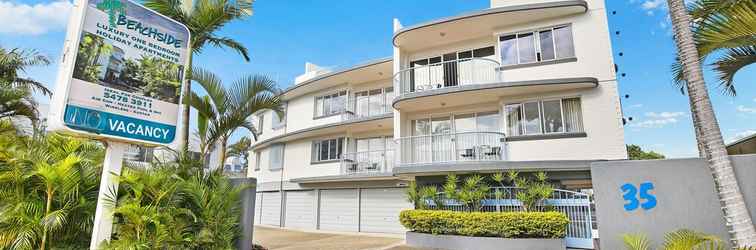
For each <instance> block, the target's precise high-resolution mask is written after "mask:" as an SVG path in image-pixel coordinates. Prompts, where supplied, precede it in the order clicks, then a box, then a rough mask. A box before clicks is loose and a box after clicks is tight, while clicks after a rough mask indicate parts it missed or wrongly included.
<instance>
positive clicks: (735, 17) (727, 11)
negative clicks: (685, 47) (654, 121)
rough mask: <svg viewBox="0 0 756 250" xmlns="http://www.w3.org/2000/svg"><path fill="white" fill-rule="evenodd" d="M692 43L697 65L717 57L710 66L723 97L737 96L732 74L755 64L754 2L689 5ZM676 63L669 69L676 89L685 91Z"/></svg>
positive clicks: (713, 0) (712, 0)
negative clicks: (725, 95) (695, 49)
mask: <svg viewBox="0 0 756 250" xmlns="http://www.w3.org/2000/svg"><path fill="white" fill-rule="evenodd" d="M689 13H690V15H691V18H692V20H693V26H692V28H693V30H692V32H693V39H694V41H695V44H696V47H697V49H698V55H699V56H700V61H704V60H705V59H706V58H707V57H710V56H712V55H716V56H717V57H716V59H715V60H714V62H712V63H711V66H713V69H714V71H715V72H716V73H717V79H718V81H719V83H718V85H719V86H720V87H721V88H722V90H723V92H724V93H725V94H729V95H736V94H737V92H736V90H735V83H734V82H733V79H734V77H735V74H736V73H737V72H738V71H739V70H740V69H742V68H745V67H746V66H748V65H750V64H753V63H754V62H756V41H755V40H754V36H756V2H754V1H751V0H729V1H722V0H697V1H694V2H693V3H691V4H690V8H689ZM677 59H678V62H676V63H675V64H673V65H672V71H673V73H674V75H675V79H674V80H675V81H674V83H675V85H676V86H677V87H679V88H680V90H681V91H683V92H684V90H685V77H684V76H683V72H682V68H681V67H680V63H679V56H678V58H677Z"/></svg>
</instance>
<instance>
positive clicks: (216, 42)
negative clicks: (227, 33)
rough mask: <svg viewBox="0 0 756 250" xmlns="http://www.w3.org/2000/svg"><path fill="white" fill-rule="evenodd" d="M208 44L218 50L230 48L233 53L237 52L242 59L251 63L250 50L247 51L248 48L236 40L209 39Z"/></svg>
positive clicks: (225, 38) (224, 38)
mask: <svg viewBox="0 0 756 250" xmlns="http://www.w3.org/2000/svg"><path fill="white" fill-rule="evenodd" d="M207 43H208V44H210V45H212V46H214V47H218V48H224V47H225V48H229V49H231V50H233V51H236V53H239V54H240V55H241V56H242V57H244V60H245V61H249V60H250V58H249V50H247V47H245V46H244V45H242V44H241V43H239V42H237V41H236V40H234V39H231V38H228V37H212V36H211V37H208V38H207Z"/></svg>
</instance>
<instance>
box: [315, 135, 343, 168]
mask: <svg viewBox="0 0 756 250" xmlns="http://www.w3.org/2000/svg"><path fill="white" fill-rule="evenodd" d="M343 144H344V138H334V139H327V140H318V141H313V142H312V159H311V161H312V162H323V161H334V160H338V159H341V154H342V153H343V152H342V151H343V148H344V147H343Z"/></svg>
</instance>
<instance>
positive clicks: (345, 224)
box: [320, 189, 359, 232]
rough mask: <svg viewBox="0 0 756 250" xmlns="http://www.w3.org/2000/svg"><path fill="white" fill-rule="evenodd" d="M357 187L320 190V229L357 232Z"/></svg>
mask: <svg viewBox="0 0 756 250" xmlns="http://www.w3.org/2000/svg"><path fill="white" fill-rule="evenodd" d="M358 195H359V193H358V191H357V189H338V190H321V191H320V230H328V231H349V232H357V231H358V230H359V229H358V225H357V223H359V218H358V217H359V215H358V209H359V201H358Z"/></svg>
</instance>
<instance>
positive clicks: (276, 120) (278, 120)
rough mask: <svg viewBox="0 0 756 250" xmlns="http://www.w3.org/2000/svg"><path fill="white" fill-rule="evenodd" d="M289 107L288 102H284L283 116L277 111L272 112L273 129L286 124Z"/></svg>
mask: <svg viewBox="0 0 756 250" xmlns="http://www.w3.org/2000/svg"><path fill="white" fill-rule="evenodd" d="M287 107H288V105H287V103H284V104H283V110H284V114H283V116H280V117H279V116H278V114H277V113H276V112H271V113H272V114H273V115H272V116H273V121H272V125H271V128H272V129H279V128H283V127H284V126H286V108H287Z"/></svg>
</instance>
